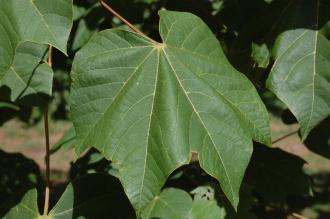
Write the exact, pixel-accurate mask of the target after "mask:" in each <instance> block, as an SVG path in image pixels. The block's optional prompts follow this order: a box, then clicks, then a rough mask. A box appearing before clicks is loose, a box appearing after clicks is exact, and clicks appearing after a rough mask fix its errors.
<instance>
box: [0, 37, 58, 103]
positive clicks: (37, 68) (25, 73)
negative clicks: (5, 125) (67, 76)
mask: <svg viewBox="0 0 330 219" xmlns="http://www.w3.org/2000/svg"><path fill="white" fill-rule="evenodd" d="M46 53H47V46H46V45H40V44H36V43H31V42H24V43H22V44H20V45H19V46H18V47H17V49H16V53H15V57H14V60H13V62H12V64H11V67H10V69H9V70H8V71H7V72H6V73H5V74H4V76H3V78H2V80H1V81H0V86H3V87H2V89H3V92H2V94H1V97H2V98H4V99H8V100H11V101H16V102H20V103H24V104H26V105H45V104H46V103H47V97H48V96H51V94H52V84H53V70H52V69H51V68H50V67H49V66H48V64H46V63H45V62H44V63H41V64H40V62H41V61H43V59H44V58H45V55H46Z"/></svg>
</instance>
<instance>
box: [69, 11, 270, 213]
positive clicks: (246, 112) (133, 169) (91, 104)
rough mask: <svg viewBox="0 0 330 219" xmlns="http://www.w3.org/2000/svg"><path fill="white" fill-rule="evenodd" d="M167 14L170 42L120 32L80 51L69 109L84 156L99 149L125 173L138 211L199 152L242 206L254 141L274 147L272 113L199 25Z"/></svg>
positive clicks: (163, 18)
mask: <svg viewBox="0 0 330 219" xmlns="http://www.w3.org/2000/svg"><path fill="white" fill-rule="evenodd" d="M159 14H160V27H159V28H160V35H161V37H162V39H163V43H159V44H154V43H153V42H150V41H149V40H148V39H145V38H143V37H141V36H140V35H137V34H135V33H132V32H129V31H125V30H119V29H112V30H105V31H102V32H100V33H98V34H96V35H95V36H93V37H92V39H91V40H90V41H89V43H87V44H86V46H84V47H83V48H82V49H81V50H80V51H79V52H78V53H77V54H76V57H75V59H74V63H73V67H72V80H73V84H72V89H71V113H72V120H73V123H74V126H75V130H76V134H77V142H76V145H79V147H78V148H77V152H78V154H79V153H81V152H82V151H84V150H85V149H86V148H87V147H89V146H94V147H95V148H97V149H98V150H99V151H100V152H101V153H102V154H103V155H104V156H105V157H106V158H107V159H109V160H112V162H113V163H114V164H115V165H116V166H118V167H119V178H120V180H121V182H122V184H123V186H124V189H125V191H126V194H127V195H128V197H129V199H130V200H131V202H132V204H133V206H134V207H135V209H136V212H137V215H140V214H141V212H142V210H143V209H144V208H145V207H146V206H147V204H148V203H149V202H150V201H151V200H152V199H153V198H154V197H155V195H156V194H157V193H158V192H159V191H160V189H161V187H162V186H163V184H164V183H165V181H166V179H167V177H168V176H169V175H170V173H171V172H173V171H174V170H175V169H176V168H178V167H180V166H182V165H184V164H187V163H188V162H189V160H190V154H191V152H192V151H194V152H197V153H198V154H199V162H200V164H201V166H202V168H203V169H205V170H206V171H207V172H208V173H209V174H210V175H212V176H214V177H215V178H217V179H218V180H219V182H220V184H221V187H222V189H223V191H224V192H225V194H226V195H227V197H228V198H229V200H230V202H231V203H232V205H233V206H234V207H236V206H237V204H238V199H239V197H238V196H239V195H238V194H239V188H240V184H241V181H242V178H243V176H244V171H245V169H246V167H247V165H248V162H249V159H250V156H251V153H252V138H253V139H255V140H256V141H259V142H262V143H264V144H270V142H271V141H270V131H269V125H268V117H267V111H266V109H265V107H264V105H263V103H262V101H261V100H260V98H259V96H258V94H257V92H256V90H255V88H254V87H253V85H252V84H251V83H250V82H249V80H248V79H247V78H246V77H245V76H244V75H243V74H241V73H239V72H238V71H236V70H235V69H234V68H233V67H232V66H231V65H230V63H229V62H228V61H227V59H226V57H225V55H224V53H223V51H222V49H221V47H220V44H219V42H218V41H217V39H216V38H215V37H214V35H213V34H212V32H211V30H210V29H209V28H208V27H207V25H206V24H205V23H204V22H202V21H201V19H199V18H198V17H196V16H194V15H192V14H189V13H183V12H171V11H160V12H159Z"/></svg>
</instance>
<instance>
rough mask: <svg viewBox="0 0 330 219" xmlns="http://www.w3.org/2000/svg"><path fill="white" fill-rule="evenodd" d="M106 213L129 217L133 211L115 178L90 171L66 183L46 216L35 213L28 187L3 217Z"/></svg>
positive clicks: (64, 218)
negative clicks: (59, 196) (19, 199)
mask: <svg viewBox="0 0 330 219" xmlns="http://www.w3.org/2000/svg"><path fill="white" fill-rule="evenodd" d="M91 188H92V189H91ZM108 216H110V218H123V219H125V218H133V217H134V210H133V208H132V206H131V205H130V203H129V201H128V199H127V197H126V196H125V194H124V192H123V190H122V188H121V185H120V183H119V182H118V180H117V179H116V178H114V177H112V176H107V175H99V174H91V175H88V176H86V177H83V178H81V179H79V180H76V181H74V182H72V183H70V184H69V185H68V186H67V188H66V190H65V191H64V193H63V195H62V196H61V198H60V200H59V201H58V202H57V204H56V205H55V206H54V207H53V209H52V210H51V211H50V212H49V214H48V215H47V216H45V215H41V214H40V213H39V209H38V203H37V191H36V189H31V190H29V191H28V192H27V193H26V194H25V195H24V197H23V198H22V199H21V201H20V202H19V203H18V204H17V205H16V206H15V207H13V208H12V209H11V210H10V211H9V212H8V213H7V214H6V216H5V217H4V219H18V218H19V219H73V218H104V217H106V218H107V217H108Z"/></svg>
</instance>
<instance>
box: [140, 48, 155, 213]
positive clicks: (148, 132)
mask: <svg viewBox="0 0 330 219" xmlns="http://www.w3.org/2000/svg"><path fill="white" fill-rule="evenodd" d="M159 62H160V50H159V49H158V50H157V67H156V69H157V72H156V79H155V88H154V92H153V98H152V105H151V110H150V118H149V125H148V131H147V137H146V140H147V142H146V149H145V155H144V156H145V159H144V165H143V173H142V181H141V185H140V190H139V208H138V211H137V214H138V215H140V213H141V200H142V192H143V188H144V178H145V174H146V166H147V157H148V146H149V135H150V128H151V120H152V114H153V110H154V105H155V97H156V91H157V84H158V74H159Z"/></svg>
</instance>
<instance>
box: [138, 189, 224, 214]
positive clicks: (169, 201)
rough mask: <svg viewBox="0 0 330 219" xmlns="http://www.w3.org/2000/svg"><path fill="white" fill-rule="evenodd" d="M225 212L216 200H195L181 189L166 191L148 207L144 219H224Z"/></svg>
mask: <svg viewBox="0 0 330 219" xmlns="http://www.w3.org/2000/svg"><path fill="white" fill-rule="evenodd" d="M224 217H225V211H224V210H223V209H221V208H220V207H219V206H218V205H217V201H216V200H215V199H211V200H203V199H195V200H194V201H193V200H192V198H191V197H190V195H189V194H188V193H187V192H185V191H183V190H180V189H175V188H168V189H164V190H163V191H162V193H161V194H160V195H159V196H156V197H155V198H154V200H153V201H152V202H151V203H150V204H149V205H148V207H147V208H146V209H145V210H144V212H143V214H142V218H143V219H151V218H160V219H182V218H190V219H222V218H224Z"/></svg>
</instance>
